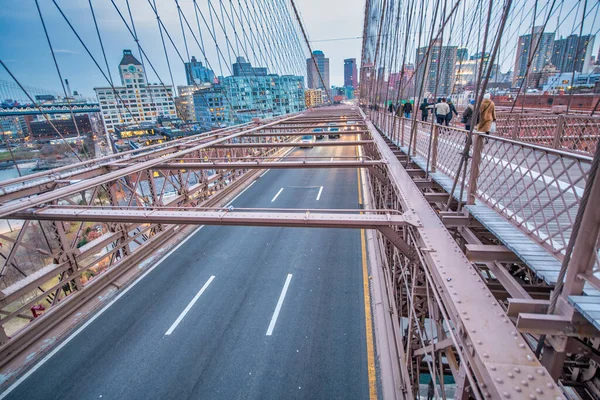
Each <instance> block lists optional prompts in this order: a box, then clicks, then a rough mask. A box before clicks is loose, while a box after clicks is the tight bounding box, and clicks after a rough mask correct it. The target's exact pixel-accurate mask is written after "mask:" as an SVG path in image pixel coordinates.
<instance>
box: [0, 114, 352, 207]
mask: <svg viewBox="0 0 600 400" xmlns="http://www.w3.org/2000/svg"><path fill="white" fill-rule="evenodd" d="M296 117H298V116H297V115H295V116H292V117H288V118H284V119H281V120H277V121H274V122H271V123H269V124H267V125H265V126H271V125H275V124H278V123H280V122H281V121H285V120H288V119H292V118H296ZM263 127H264V126H260V127H255V128H251V129H245V130H242V131H240V132H236V133H232V134H229V135H226V136H223V137H222V138H218V139H213V140H210V141H208V142H205V143H200V144H197V143H194V144H191V145H189V147H188V148H186V149H184V150H180V151H178V152H176V153H171V154H168V155H165V156H163V157H154V158H151V159H149V160H147V161H143V162H140V163H137V164H133V165H131V166H130V167H127V168H123V169H118V170H115V171H111V172H108V173H105V174H102V175H100V176H97V177H94V178H91V179H86V180H83V181H81V182H77V183H74V184H71V185H69V186H67V187H63V188H58V189H54V190H52V191H51V192H48V193H42V194H39V195H37V196H35V197H29V198H25V199H22V200H21V201H19V202H13V203H9V204H6V205H3V206H0V218H6V216H7V215H10V214H12V213H14V212H17V211H21V210H25V209H27V208H29V207H32V206H37V205H40V204H45V203H49V202H51V201H53V200H55V199H58V198H61V197H66V196H69V195H73V194H75V193H79V192H82V191H85V190H88V189H91V188H93V187H96V186H99V185H102V184H107V183H109V182H111V181H115V180H117V179H120V178H123V177H125V176H127V175H130V174H134V173H138V172H142V171H147V170H150V169H152V168H154V167H155V166H156V165H158V164H161V163H165V162H168V161H170V160H173V159H179V158H182V157H183V156H186V155H189V154H193V153H195V152H198V151H201V150H205V149H210V148H215V146H216V145H218V144H220V143H224V142H227V141H229V140H231V139H234V138H238V137H240V136H244V135H247V134H250V133H253V132H256V131H259V130H260V129H262V128H263ZM340 143H341V142H340ZM274 144H279V145H282V144H284V143H260V144H258V143H257V145H258V146H256V147H274V146H273V145H274ZM290 146H292V145H291V144H288V146H277V147H290ZM293 146H297V145H293ZM238 147H247V145H243V146H238Z"/></svg>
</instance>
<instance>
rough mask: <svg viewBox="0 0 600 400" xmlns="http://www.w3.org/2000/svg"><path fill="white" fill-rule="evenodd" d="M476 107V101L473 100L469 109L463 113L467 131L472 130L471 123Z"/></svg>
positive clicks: (463, 121)
mask: <svg viewBox="0 0 600 400" xmlns="http://www.w3.org/2000/svg"><path fill="white" fill-rule="evenodd" d="M474 107H475V100H471V101H469V105H468V106H467V108H465V111H463V113H462V120H461V122H462V123H463V124H465V130H467V131H470V130H471V121H472V120H473V113H474V112H475V110H474Z"/></svg>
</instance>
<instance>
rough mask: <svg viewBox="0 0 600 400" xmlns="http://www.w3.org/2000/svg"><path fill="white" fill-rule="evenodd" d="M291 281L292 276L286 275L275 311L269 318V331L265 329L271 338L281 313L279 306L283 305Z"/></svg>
mask: <svg viewBox="0 0 600 400" xmlns="http://www.w3.org/2000/svg"><path fill="white" fill-rule="evenodd" d="M291 280H292V274H288V276H287V278H286V279H285V284H284V285H283V289H282V290H281V294H280V295H279V300H278V301H277V306H276V307H275V311H274V312H273V317H272V318H271V323H270V324H269V329H267V336H271V335H272V334H273V329H275V324H276V323H277V318H278V317H279V312H280V311H281V306H282V305H283V300H284V299H285V294H286V293H287V290H288V288H289V287H290V281H291Z"/></svg>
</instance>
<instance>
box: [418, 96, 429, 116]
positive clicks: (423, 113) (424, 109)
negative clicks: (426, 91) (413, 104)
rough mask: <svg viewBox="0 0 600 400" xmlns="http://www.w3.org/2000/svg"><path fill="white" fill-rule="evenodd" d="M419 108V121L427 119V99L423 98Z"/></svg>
mask: <svg viewBox="0 0 600 400" xmlns="http://www.w3.org/2000/svg"><path fill="white" fill-rule="evenodd" d="M419 110H421V121H427V118H429V102H428V101H427V99H423V103H421V105H420V106H419Z"/></svg>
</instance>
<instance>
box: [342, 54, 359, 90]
mask: <svg viewBox="0 0 600 400" xmlns="http://www.w3.org/2000/svg"><path fill="white" fill-rule="evenodd" d="M344 86H352V87H353V88H355V89H356V88H357V87H358V71H357V69H356V58H347V59H345V60H344Z"/></svg>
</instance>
